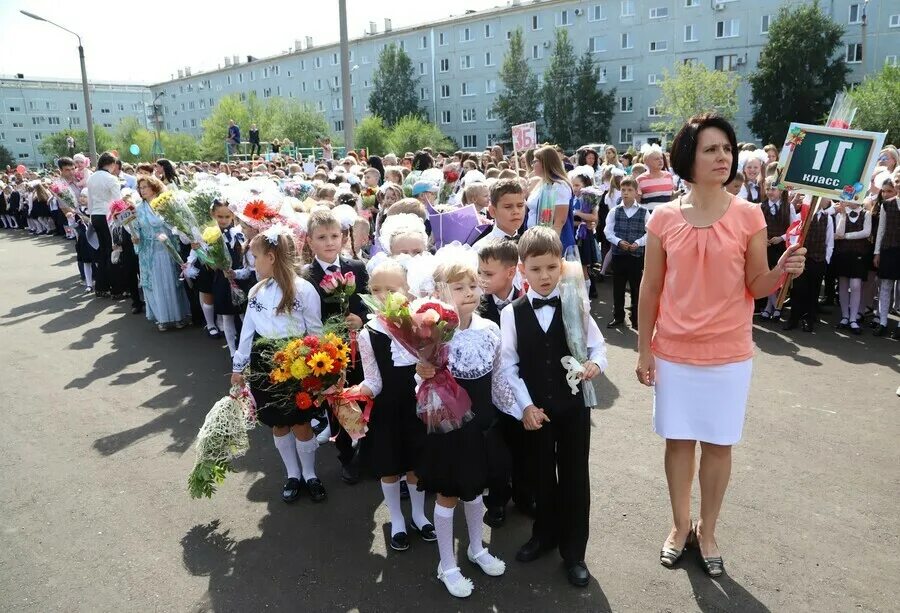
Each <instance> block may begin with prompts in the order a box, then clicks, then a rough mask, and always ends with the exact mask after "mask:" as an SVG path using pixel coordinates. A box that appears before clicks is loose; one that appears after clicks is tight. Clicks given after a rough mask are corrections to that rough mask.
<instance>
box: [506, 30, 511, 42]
mask: <svg viewBox="0 0 900 613" xmlns="http://www.w3.org/2000/svg"><path fill="white" fill-rule="evenodd" d="M511 38H512V32H510V31H509V30H507V31H506V40H510V39H511Z"/></svg>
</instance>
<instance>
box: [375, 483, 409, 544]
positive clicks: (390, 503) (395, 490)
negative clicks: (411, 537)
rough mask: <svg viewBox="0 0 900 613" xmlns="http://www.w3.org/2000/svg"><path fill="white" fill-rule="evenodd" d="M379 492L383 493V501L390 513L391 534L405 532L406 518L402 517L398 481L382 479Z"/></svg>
mask: <svg viewBox="0 0 900 613" xmlns="http://www.w3.org/2000/svg"><path fill="white" fill-rule="evenodd" d="M381 493H382V494H384V503H385V504H386V505H387V508H388V511H389V512H390V514H391V536H396V535H397V534H399V533H400V532H406V518H404V517H403V508H402V507H401V506H400V482H399V481H394V482H393V483H385V482H384V481H382V482H381Z"/></svg>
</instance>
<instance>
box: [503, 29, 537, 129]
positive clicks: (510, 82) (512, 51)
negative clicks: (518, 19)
mask: <svg viewBox="0 0 900 613" xmlns="http://www.w3.org/2000/svg"><path fill="white" fill-rule="evenodd" d="M500 81H501V82H502V83H503V89H502V90H501V91H500V92H499V93H498V94H497V100H496V102H495V103H494V111H495V112H496V113H497V116H498V117H499V118H500V121H502V122H503V128H504V130H505V131H506V133H507V134H510V133H511V131H512V130H511V127H512V126H514V125H517V124H520V123H528V122H530V121H537V120H538V119H540V117H539V113H538V107H539V104H540V102H541V96H540V94H541V87H540V85H539V84H538V78H537V75H535V74H534V73H533V72H532V71H531V67H530V66H529V65H528V62H527V61H526V60H525V44H524V42H523V41H522V30H521V28H519V29H516V30H514V31H513V33H512V36H511V37H510V39H509V49H508V50H507V51H506V54H505V55H504V56H503V66H501V67H500Z"/></svg>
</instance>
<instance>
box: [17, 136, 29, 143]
mask: <svg viewBox="0 0 900 613" xmlns="http://www.w3.org/2000/svg"><path fill="white" fill-rule="evenodd" d="M16 142H17V143H27V142H28V139H27V138H25V137H24V136H17V137H16Z"/></svg>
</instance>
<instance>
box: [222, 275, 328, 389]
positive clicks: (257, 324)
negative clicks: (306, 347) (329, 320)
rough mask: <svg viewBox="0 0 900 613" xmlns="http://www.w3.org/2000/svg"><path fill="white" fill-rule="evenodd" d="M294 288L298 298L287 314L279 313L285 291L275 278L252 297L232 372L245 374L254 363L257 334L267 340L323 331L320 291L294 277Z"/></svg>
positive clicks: (266, 282)
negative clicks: (254, 344)
mask: <svg viewBox="0 0 900 613" xmlns="http://www.w3.org/2000/svg"><path fill="white" fill-rule="evenodd" d="M294 287H295V288H296V290H297V294H296V298H295V299H294V304H293V306H292V307H291V309H290V310H289V311H287V312H286V313H278V312H277V309H278V303H279V302H281V296H282V292H281V288H280V287H279V286H278V284H277V283H275V281H274V280H273V279H268V280H266V281H264V282H263V284H262V285H261V286H259V289H258V290H257V291H256V293H255V294H252V295H251V296H250V300H249V302H248V303H247V312H246V313H245V314H244V326H243V328H242V329H241V340H240V343H239V344H238V348H237V351H235V352H234V357H233V358H232V361H231V370H232V372H242V371H243V370H244V369H245V368H246V367H247V366H248V365H249V364H250V352H251V351H252V349H253V337H254V335H255V334H258V335H260V336H263V337H265V338H288V337H294V336H305V335H307V334H320V333H321V332H322V305H321V303H320V302H319V294H318V293H316V289H315V288H314V287H313V286H312V283H310V282H309V281H307V280H306V279H302V278H300V277H294ZM251 293H252V292H251Z"/></svg>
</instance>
